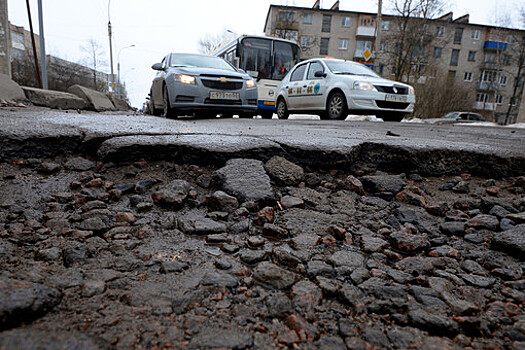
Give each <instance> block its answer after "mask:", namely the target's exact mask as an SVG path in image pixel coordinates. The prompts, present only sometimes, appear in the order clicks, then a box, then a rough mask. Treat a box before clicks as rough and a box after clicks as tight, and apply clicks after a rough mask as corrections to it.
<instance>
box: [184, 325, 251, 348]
mask: <svg viewBox="0 0 525 350" xmlns="http://www.w3.org/2000/svg"><path fill="white" fill-rule="evenodd" d="M252 343H253V339H252V336H251V335H250V334H249V333H246V332H243V331H241V330H238V329H218V328H217V329H216V328H203V329H201V330H200V332H199V333H197V334H196V335H195V336H194V337H193V338H192V339H191V342H190V343H189V344H188V349H216V348H221V349H248V348H250V347H251V346H252Z"/></svg>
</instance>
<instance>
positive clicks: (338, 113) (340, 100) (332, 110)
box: [325, 91, 348, 120]
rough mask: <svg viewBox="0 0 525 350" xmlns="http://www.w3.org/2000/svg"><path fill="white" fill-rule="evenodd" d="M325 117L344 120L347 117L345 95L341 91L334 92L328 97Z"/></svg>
mask: <svg viewBox="0 0 525 350" xmlns="http://www.w3.org/2000/svg"><path fill="white" fill-rule="evenodd" d="M325 116H326V119H330V120H345V119H346V117H348V107H347V106H346V97H345V95H344V94H343V93H342V92H339V91H337V92H335V93H333V94H332V95H330V97H329V98H328V102H327V104H326V113H325Z"/></svg>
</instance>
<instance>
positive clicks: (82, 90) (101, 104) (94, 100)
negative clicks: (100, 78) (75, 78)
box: [68, 85, 116, 112]
mask: <svg viewBox="0 0 525 350" xmlns="http://www.w3.org/2000/svg"><path fill="white" fill-rule="evenodd" d="M68 91H69V92H70V93H72V94H74V95H77V96H78V97H80V98H82V99H84V101H86V102H87V103H88V106H89V109H92V110H94V111H97V112H105V111H115V110H116V108H115V106H114V105H113V102H111V100H110V99H109V98H108V97H107V96H106V95H104V94H103V93H102V92H99V91H95V90H91V89H88V88H87V87H84V86H81V85H73V86H72V87H70V88H69V90H68Z"/></svg>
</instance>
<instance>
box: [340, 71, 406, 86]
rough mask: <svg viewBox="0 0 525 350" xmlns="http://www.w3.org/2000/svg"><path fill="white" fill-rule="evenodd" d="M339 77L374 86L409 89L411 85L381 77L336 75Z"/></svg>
mask: <svg viewBox="0 0 525 350" xmlns="http://www.w3.org/2000/svg"><path fill="white" fill-rule="evenodd" d="M336 76H337V77H339V78H341V77H342V78H343V79H348V80H351V81H364V82H367V83H370V84H372V85H384V86H393V85H396V86H404V87H407V88H408V87H409V86H410V85H408V84H405V83H400V82H397V81H393V80H388V79H385V78H381V77H378V78H376V77H366V76H362V75H342V74H336Z"/></svg>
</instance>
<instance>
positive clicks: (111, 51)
mask: <svg viewBox="0 0 525 350" xmlns="http://www.w3.org/2000/svg"><path fill="white" fill-rule="evenodd" d="M110 10H111V0H108V36H109V60H110V64H111V91H110V92H111V93H113V89H114V88H115V72H114V71H113V43H112V41H111V36H112V33H111V16H110Z"/></svg>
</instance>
